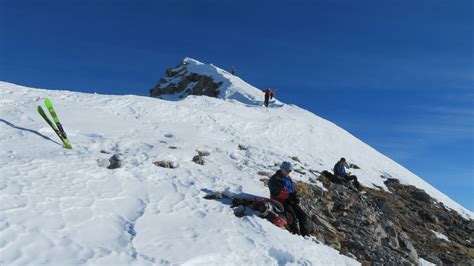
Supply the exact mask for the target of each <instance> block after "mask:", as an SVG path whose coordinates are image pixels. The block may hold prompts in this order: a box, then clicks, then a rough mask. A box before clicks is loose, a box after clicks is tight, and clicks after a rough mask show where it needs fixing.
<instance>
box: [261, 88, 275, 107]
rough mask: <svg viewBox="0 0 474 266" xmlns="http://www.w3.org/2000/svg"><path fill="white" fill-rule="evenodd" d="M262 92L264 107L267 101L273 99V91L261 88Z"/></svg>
mask: <svg viewBox="0 0 474 266" xmlns="http://www.w3.org/2000/svg"><path fill="white" fill-rule="evenodd" d="M263 92H264V93H265V101H264V102H263V104H264V105H265V107H268V103H269V101H270V100H271V99H273V97H275V93H274V92H273V91H272V90H271V89H266V90H263Z"/></svg>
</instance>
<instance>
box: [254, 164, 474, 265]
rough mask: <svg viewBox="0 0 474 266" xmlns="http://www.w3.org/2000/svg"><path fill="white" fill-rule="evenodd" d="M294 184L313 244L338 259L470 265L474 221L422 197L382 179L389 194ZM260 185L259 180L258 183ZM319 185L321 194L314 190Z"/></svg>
mask: <svg viewBox="0 0 474 266" xmlns="http://www.w3.org/2000/svg"><path fill="white" fill-rule="evenodd" d="M311 180H312V181H313V182H312V183H303V182H297V189H298V192H299V195H300V198H301V203H300V204H301V207H302V208H303V209H304V210H305V211H306V212H307V214H308V215H309V217H310V221H311V222H310V223H311V225H310V227H312V228H313V235H314V236H316V238H317V239H319V240H320V241H322V242H324V243H325V244H327V245H330V246H332V247H334V248H336V249H337V250H339V251H340V252H341V253H342V254H345V255H347V256H351V257H354V258H355V259H357V260H358V261H360V262H362V263H366V264H375V265H378V264H380V265H382V264H383V265H386V264H389V265H413V264H415V265H416V264H418V262H419V259H421V258H422V259H424V260H426V261H429V262H432V263H435V264H438V265H441V264H448V265H451V264H466V265H473V263H474V245H473V244H474V221H472V220H466V219H464V218H463V217H462V216H460V215H459V214H458V213H457V212H455V211H453V210H451V209H448V208H446V207H445V206H444V205H443V203H440V202H437V201H435V200H434V199H433V198H431V197H430V196H429V195H428V194H427V193H425V191H423V190H421V189H418V188H416V187H414V186H411V185H403V184H400V182H399V181H398V180H397V179H387V180H386V181H385V185H386V186H387V188H388V189H389V191H384V190H382V189H372V188H364V189H363V191H362V193H360V192H355V191H353V190H352V189H351V188H350V187H349V186H348V185H347V184H336V183H334V182H332V181H331V174H330V173H328V172H323V173H322V174H321V175H320V176H319V178H318V181H319V182H318V181H316V180H313V179H311ZM263 181H265V180H263ZM320 182H321V183H322V184H323V186H324V188H323V187H321V186H318V185H316V183H319V184H321V183H320Z"/></svg>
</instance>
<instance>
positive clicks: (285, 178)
mask: <svg viewBox="0 0 474 266" xmlns="http://www.w3.org/2000/svg"><path fill="white" fill-rule="evenodd" d="M292 170H293V165H292V164H291V163H290V162H283V163H282V164H281V166H280V170H278V171H277V172H276V173H275V174H274V175H273V176H272V177H271V178H270V180H269V181H268V188H269V189H270V198H271V199H273V200H277V201H279V202H281V203H282V204H283V206H284V207H285V211H286V212H287V213H289V214H290V215H291V220H292V222H291V223H289V230H290V232H292V233H294V234H299V235H302V236H307V235H309V231H308V227H307V222H308V221H307V220H308V218H307V215H306V213H305V212H304V211H303V210H302V209H301V207H300V206H299V203H300V200H299V199H298V197H297V195H296V190H295V188H294V187H293V180H291V177H290V173H291V171H292ZM296 220H298V224H299V228H298V226H297V224H296Z"/></svg>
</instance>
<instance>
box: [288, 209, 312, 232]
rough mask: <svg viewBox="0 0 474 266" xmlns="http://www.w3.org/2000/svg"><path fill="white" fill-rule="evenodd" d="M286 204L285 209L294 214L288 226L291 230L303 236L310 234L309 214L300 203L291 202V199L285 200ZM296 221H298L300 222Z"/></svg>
mask: <svg viewBox="0 0 474 266" xmlns="http://www.w3.org/2000/svg"><path fill="white" fill-rule="evenodd" d="M284 206H285V211H286V212H288V213H289V214H290V215H291V216H292V220H293V221H292V223H291V224H289V226H288V229H289V230H290V232H292V233H294V234H298V235H302V236H307V235H309V230H308V216H307V215H306V213H305V212H304V211H303V210H302V209H301V207H300V206H299V205H298V204H291V203H290V202H289V201H287V202H285V204H284ZM296 221H298V223H297V222H296Z"/></svg>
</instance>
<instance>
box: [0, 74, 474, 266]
mask: <svg viewBox="0 0 474 266" xmlns="http://www.w3.org/2000/svg"><path fill="white" fill-rule="evenodd" d="M45 97H49V98H51V100H52V102H53V104H54V105H55V108H56V111H57V113H58V116H59V118H60V120H61V122H62V124H63V126H64V128H65V130H66V131H67V133H68V136H69V138H70V140H71V143H72V145H73V150H66V149H63V148H61V147H60V146H59V145H58V143H55V142H54V141H53V140H56V138H57V137H56V136H55V134H54V133H53V132H52V130H51V129H50V128H49V127H48V125H46V124H45V123H44V121H43V120H42V118H41V117H40V116H39V115H38V114H37V113H36V106H37V105H40V104H42V101H43V99H44V98H45ZM0 105H1V111H0V119H1V120H0V162H2V164H1V166H0V173H1V179H0V264H2V265H3V264H8V265H25V264H105V263H109V264H114V265H118V264H127V265H129V264H132V265H134V264H138V265H156V264H160V265H161V264H163V265H168V264H171V265H172V264H184V265H196V264H202V265H249V264H251V265H252V264H253V265H262V264H268V265H311V264H334V265H341V264H344V265H346V264H351V265H352V264H358V263H357V262H356V261H354V260H352V259H350V258H347V257H344V256H342V255H339V254H338V252H337V251H336V250H334V249H332V248H329V247H327V246H325V245H322V244H316V243H314V242H312V240H310V239H304V238H301V237H299V236H294V235H291V234H289V233H288V232H287V231H285V230H281V229H279V228H277V227H275V226H274V225H272V224H270V223H269V222H267V221H265V220H263V219H260V218H258V217H252V216H251V217H243V218H237V217H235V216H234V214H233V212H232V210H231V209H230V208H229V207H228V206H226V205H224V204H222V203H220V202H218V201H208V200H205V199H203V196H204V195H206V194H207V193H210V192H222V191H226V192H229V193H235V194H241V193H246V194H251V195H257V196H263V197H265V196H268V189H267V188H265V187H264V186H263V184H262V183H261V182H260V181H259V179H260V178H261V177H260V176H258V175H257V172H258V171H267V172H272V171H274V170H276V167H274V166H273V165H274V164H275V163H279V162H281V161H283V160H290V159H289V157H290V156H298V157H299V159H300V160H301V161H302V162H303V164H304V167H305V168H307V169H314V170H316V171H323V170H329V169H331V168H332V166H333V164H334V163H335V161H336V160H337V159H338V158H339V157H341V156H345V157H347V158H348V159H349V161H350V162H353V163H356V164H357V165H358V166H360V167H361V169H360V170H354V171H353V172H354V173H355V174H357V175H358V176H359V178H360V181H361V182H362V183H363V184H364V185H367V186H372V184H375V185H378V186H381V187H385V186H384V184H383V181H384V180H383V179H382V178H380V175H381V174H384V175H390V176H392V177H394V178H399V179H400V180H401V182H403V183H408V184H413V185H415V186H417V187H420V188H423V189H425V190H426V191H427V192H428V193H429V194H430V195H431V196H433V197H434V198H436V199H437V200H439V201H443V202H444V203H445V204H446V205H447V206H449V207H451V208H453V209H455V210H457V211H458V212H460V213H461V214H463V215H464V216H467V217H469V216H471V217H472V213H471V212H469V211H468V210H466V209H464V208H462V207H461V206H460V205H458V204H457V203H455V202H454V201H452V200H450V199H449V198H448V197H446V196H445V195H444V194H442V193H441V192H439V191H438V190H436V189H434V188H433V187H431V186H430V185H429V184H427V183H426V182H424V181H423V180H422V179H420V178H418V177H416V176H415V175H413V174H412V173H410V172H409V171H408V170H406V169H404V168H403V167H401V166H399V165H398V164H396V163H395V162H393V161H392V160H390V159H388V158H387V157H385V156H383V155H382V154H380V153H378V152H376V151H375V150H373V149H372V148H370V147H369V146H367V145H365V144H364V143H362V142H361V141H359V140H358V139H356V138H354V137H353V136H352V135H350V134H349V133H347V132H346V131H344V130H342V129H340V128H338V127H337V126H335V125H334V124H332V123H330V122H328V121H326V120H323V119H321V118H319V117H317V116H314V115H313V114H311V113H309V112H306V111H304V110H302V109H299V108H297V107H294V106H283V107H279V108H272V109H270V110H269V109H264V108H254V107H253V106H248V105H246V104H243V103H239V102H235V101H222V100H220V99H213V98H208V97H188V98H187V99H185V100H183V101H180V102H171V101H163V100H158V99H152V98H147V97H138V96H108V95H95V94H84V93H76V92H68V91H50V90H41V89H31V88H26V87H21V86H17V85H14V84H10V83H5V82H0ZM239 144H240V145H244V146H246V147H247V150H239V149H238V148H237V147H238V145H239ZM170 146H175V147H176V149H170V148H169V147H170ZM196 150H205V151H208V152H210V155H209V156H207V157H205V158H204V160H205V165H204V166H201V165H197V164H195V163H193V162H192V161H191V159H192V158H193V156H194V155H196V154H197V152H196ZM101 151H106V152H109V153H110V154H105V153H102V152H101ZM112 154H119V155H120V157H121V159H122V160H123V166H122V167H121V168H119V169H115V170H110V169H107V168H106V167H104V166H103V165H101V163H100V162H101V161H104V160H105V161H106V160H107V159H108V158H109V157H110V156H111V155H112ZM157 160H169V161H173V162H176V163H177V164H178V165H179V166H178V168H176V169H165V168H159V167H157V166H155V165H154V164H153V162H154V161H157ZM293 177H294V178H295V179H297V180H302V181H308V179H309V177H314V176H313V175H311V174H309V173H308V174H306V175H299V174H297V173H295V175H294V176H293Z"/></svg>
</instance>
